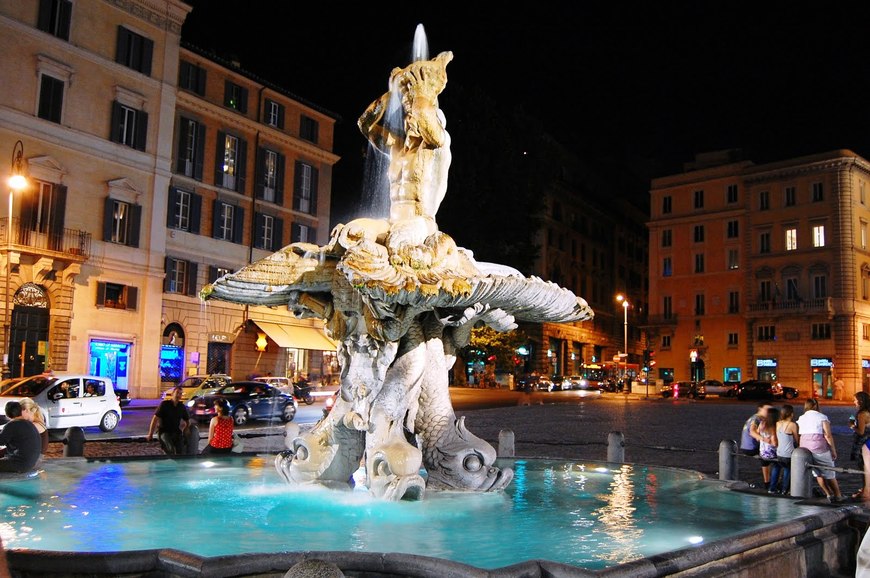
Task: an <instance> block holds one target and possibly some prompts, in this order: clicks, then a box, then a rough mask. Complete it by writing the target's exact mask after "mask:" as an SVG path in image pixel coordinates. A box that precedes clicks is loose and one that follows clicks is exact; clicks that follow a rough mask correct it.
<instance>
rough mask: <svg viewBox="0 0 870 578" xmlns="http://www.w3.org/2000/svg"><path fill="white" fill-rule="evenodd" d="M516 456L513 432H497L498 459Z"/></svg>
mask: <svg viewBox="0 0 870 578" xmlns="http://www.w3.org/2000/svg"><path fill="white" fill-rule="evenodd" d="M515 455H516V451H515V448H514V432H513V430H509V429H503V430H501V431H499V432H498V457H500V458H512V457H514V456H515Z"/></svg>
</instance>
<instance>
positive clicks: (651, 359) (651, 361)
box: [647, 349, 656, 367]
mask: <svg viewBox="0 0 870 578" xmlns="http://www.w3.org/2000/svg"><path fill="white" fill-rule="evenodd" d="M647 365H648V366H649V367H655V365H656V352H655V350H653V349H650V352H649V363H648V364H647Z"/></svg>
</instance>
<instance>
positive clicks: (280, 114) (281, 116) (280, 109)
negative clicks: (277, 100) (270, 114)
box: [278, 104, 284, 130]
mask: <svg viewBox="0 0 870 578" xmlns="http://www.w3.org/2000/svg"><path fill="white" fill-rule="evenodd" d="M278 128H280V129H281V130H284V105H283V104H279V105H278Z"/></svg>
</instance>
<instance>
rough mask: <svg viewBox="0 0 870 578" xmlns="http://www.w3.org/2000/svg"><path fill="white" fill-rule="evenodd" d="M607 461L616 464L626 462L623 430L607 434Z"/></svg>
mask: <svg viewBox="0 0 870 578" xmlns="http://www.w3.org/2000/svg"><path fill="white" fill-rule="evenodd" d="M607 461H608V462H611V463H615V464H621V463H623V462H625V436H624V435H622V432H618V431H612V432H610V433H609V434H607Z"/></svg>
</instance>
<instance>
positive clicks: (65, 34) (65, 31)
mask: <svg viewBox="0 0 870 578" xmlns="http://www.w3.org/2000/svg"><path fill="white" fill-rule="evenodd" d="M58 18H59V19H60V21H59V22H58V26H57V30H56V35H57V37H58V38H63V39H64V40H66V41H69V26H70V22H71V21H72V2H70V1H69V0H60V16H59V17H58Z"/></svg>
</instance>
